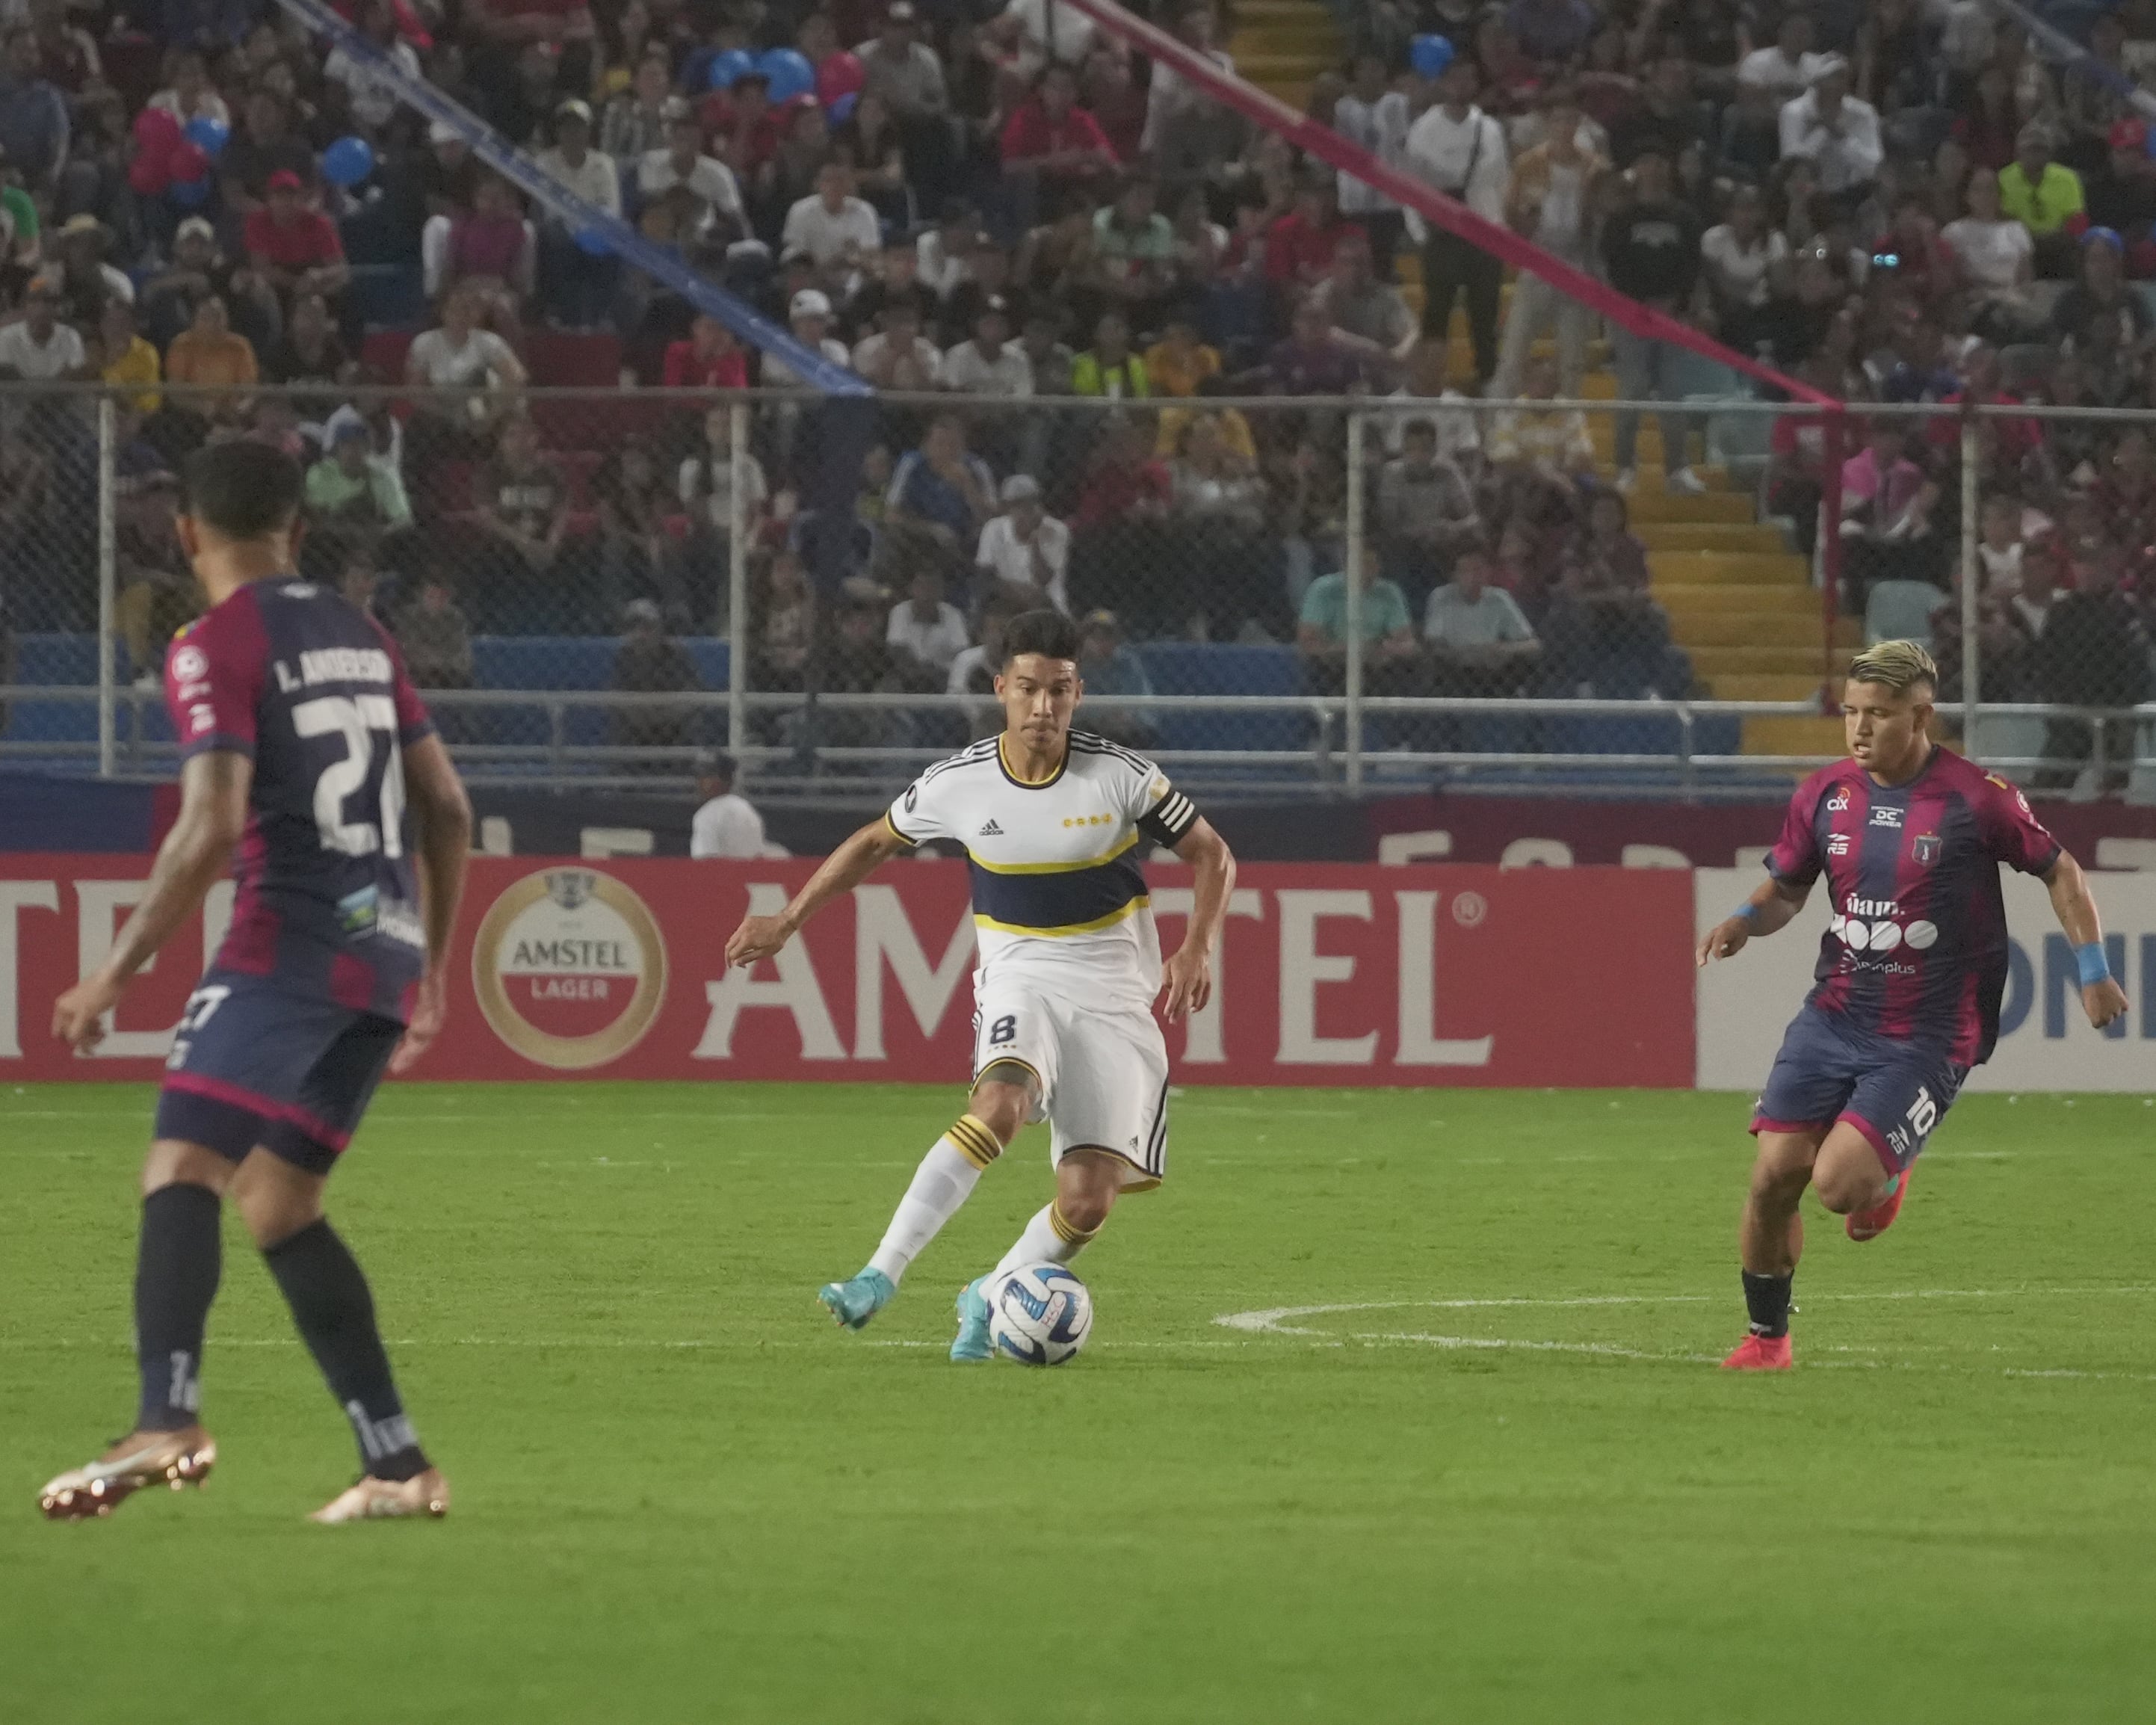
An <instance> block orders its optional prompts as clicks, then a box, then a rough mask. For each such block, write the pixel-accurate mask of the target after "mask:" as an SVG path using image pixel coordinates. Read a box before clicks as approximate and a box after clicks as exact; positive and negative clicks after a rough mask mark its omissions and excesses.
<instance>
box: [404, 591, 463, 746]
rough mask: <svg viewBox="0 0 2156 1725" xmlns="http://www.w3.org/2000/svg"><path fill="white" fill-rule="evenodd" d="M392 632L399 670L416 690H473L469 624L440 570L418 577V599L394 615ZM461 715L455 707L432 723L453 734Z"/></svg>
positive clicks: (444, 712) (439, 712) (441, 713)
mask: <svg viewBox="0 0 2156 1725" xmlns="http://www.w3.org/2000/svg"><path fill="white" fill-rule="evenodd" d="M394 630H395V634H396V636H397V644H398V647H399V648H400V649H403V655H404V668H405V670H407V671H408V672H410V674H411V677H412V680H413V682H414V683H416V684H418V685H419V687H421V688H422V689H469V688H470V687H471V686H472V644H471V624H470V621H469V619H466V617H465V614H464V610H463V608H462V607H460V606H459V604H458V603H457V600H456V594H455V592H454V589H452V588H451V587H450V585H449V579H448V578H447V577H446V576H444V574H443V573H442V572H441V571H440V570H439V569H430V570H429V571H428V572H427V573H426V575H425V576H424V577H423V578H422V579H421V581H420V583H419V596H418V598H416V599H414V600H413V602H412V603H410V604H408V605H407V606H405V607H404V608H403V610H401V611H399V612H398V614H397V618H396V622H395V624H394ZM462 716H463V715H462V712H461V711H460V710H459V709H458V708H455V707H449V708H448V709H446V710H437V711H436V713H435V715H434V718H435V722H436V723H437V724H440V725H442V726H443V728H444V730H445V731H449V732H451V733H452V734H453V735H454V733H455V732H458V731H460V730H462V729H463V728H464V727H463V726H461V724H459V723H458V722H457V721H459V720H461V718H462ZM444 721H447V722H444Z"/></svg>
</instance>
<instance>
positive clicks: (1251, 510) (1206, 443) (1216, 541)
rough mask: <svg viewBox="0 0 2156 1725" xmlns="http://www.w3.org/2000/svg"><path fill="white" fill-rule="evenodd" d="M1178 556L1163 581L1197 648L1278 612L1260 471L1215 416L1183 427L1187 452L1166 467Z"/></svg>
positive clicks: (1276, 562) (1276, 571) (1276, 572)
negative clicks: (1176, 589) (1172, 589)
mask: <svg viewBox="0 0 2156 1725" xmlns="http://www.w3.org/2000/svg"><path fill="white" fill-rule="evenodd" d="M1168 479H1169V482H1170V485H1171V491H1170V501H1169V516H1168V519H1169V522H1170V524H1171V526H1172V527H1173V530H1174V537H1173V547H1174V556H1173V561H1172V563H1171V564H1170V566H1169V567H1164V568H1163V569H1162V570H1161V571H1160V572H1159V575H1158V579H1159V581H1160V582H1161V583H1162V584H1163V587H1167V586H1168V585H1170V584H1171V583H1178V584H1180V585H1181V586H1182V588H1183V592H1184V593H1185V595H1186V597H1185V599H1184V602H1183V617H1182V618H1179V619H1174V620H1176V621H1178V622H1180V621H1184V620H1189V621H1191V622H1193V624H1194V627H1193V631H1192V633H1193V636H1194V638H1195V639H1199V640H1205V639H1232V638H1233V637H1234V635H1235V633H1236V631H1237V629H1239V628H1240V627H1241V626H1242V625H1243V624H1246V623H1249V622H1250V621H1252V620H1254V619H1256V618H1257V617H1259V616H1260V614H1265V615H1267V616H1268V617H1269V618H1270V620H1273V621H1276V622H1278V621H1283V620H1284V619H1279V618H1272V617H1271V616H1270V614H1272V613H1274V612H1275V611H1276V610H1277V609H1278V605H1277V603H1276V601H1275V599H1274V594H1275V593H1276V591H1278V590H1280V589H1281V570H1280V556H1279V552H1278V548H1277V547H1276V544H1275V543H1274V542H1271V540H1270V536H1268V535H1267V533H1266V531H1265V526H1266V521H1265V507H1266V502H1267V499H1266V494H1265V480H1263V479H1262V478H1260V476H1259V473H1258V466H1257V463H1256V462H1255V461H1254V460H1252V459H1250V457H1248V456H1246V455H1245V454H1240V452H1238V451H1237V450H1235V449H1233V448H1231V447H1230V446H1229V443H1228V440H1227V439H1226V438H1225V437H1224V436H1223V435H1222V434H1221V429H1220V422H1219V419H1218V418H1216V417H1215V416H1214V415H1213V414H1211V413H1198V414H1194V415H1193V416H1192V417H1191V418H1189V419H1188V421H1187V422H1186V423H1185V424H1184V425H1183V438H1182V448H1181V449H1180V450H1179V451H1178V454H1177V455H1176V458H1175V459H1173V461H1171V462H1170V463H1169V464H1168Z"/></svg>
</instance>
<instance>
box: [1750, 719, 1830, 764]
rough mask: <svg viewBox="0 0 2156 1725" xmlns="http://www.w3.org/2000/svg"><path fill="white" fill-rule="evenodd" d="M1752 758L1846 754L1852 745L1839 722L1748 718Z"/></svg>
mask: <svg viewBox="0 0 2156 1725" xmlns="http://www.w3.org/2000/svg"><path fill="white" fill-rule="evenodd" d="M1743 730H1744V744H1743V747H1744V752H1745V753H1746V754H1748V755H1828V756H1834V755H1843V754H1846V753H1848V752H1849V745H1848V742H1847V741H1846V740H1845V737H1843V734H1842V729H1841V721H1840V720H1839V719H1747V720H1745V721H1744V727H1743Z"/></svg>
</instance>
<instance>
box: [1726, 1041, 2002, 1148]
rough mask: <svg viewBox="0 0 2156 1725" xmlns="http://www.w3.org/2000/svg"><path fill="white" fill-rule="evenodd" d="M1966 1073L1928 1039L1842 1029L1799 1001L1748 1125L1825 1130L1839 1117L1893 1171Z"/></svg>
mask: <svg viewBox="0 0 2156 1725" xmlns="http://www.w3.org/2000/svg"><path fill="white" fill-rule="evenodd" d="M1968 1076H1969V1068H1968V1067H1966V1066H1964V1065H1961V1064H1960V1063H1959V1062H1958V1061H1957V1060H1951V1059H1949V1058H1948V1056H1947V1055H1945V1054H1944V1053H1943V1052H1942V1051H1941V1050H1939V1049H1938V1047H1937V1046H1936V1045H1927V1044H1923V1043H1910V1042H1900V1041H1897V1040H1893V1039H1892V1038H1891V1037H1886V1036H1881V1035H1877V1034H1874V1033H1872V1032H1870V1031H1866V1030H1860V1029H1850V1028H1847V1027H1845V1025H1844V1024H1842V1023H1841V1021H1840V1019H1838V1018H1837V1017H1836V1016H1835V1014H1831V1013H1824V1012H1815V1011H1814V1010H1813V1009H1811V1008H1810V1007H1809V1006H1807V1007H1806V1008H1805V1009H1804V1010H1803V1011H1802V1012H1800V1013H1799V1014H1797V1015H1796V1017H1794V1019H1790V1021H1789V1032H1788V1034H1786V1035H1784V1037H1783V1038H1782V1051H1781V1052H1780V1053H1779V1054H1778V1055H1775V1056H1774V1070H1773V1071H1771V1072H1769V1073H1768V1075H1767V1087H1766V1088H1765V1089H1764V1090H1763V1091H1760V1093H1759V1104H1758V1107H1757V1108H1756V1109H1754V1110H1753V1116H1752V1130H1753V1132H1755V1133H1758V1132H1825V1130H1826V1129H1827V1128H1828V1127H1830V1126H1832V1125H1834V1124H1835V1122H1838V1121H1844V1120H1845V1121H1847V1122H1849V1123H1850V1124H1851V1126H1853V1127H1856V1129H1857V1131H1859V1132H1862V1133H1863V1134H1864V1137H1865V1140H1866V1142H1868V1143H1869V1144H1870V1145H1871V1147H1872V1148H1873V1149H1874V1150H1876V1151H1877V1152H1878V1153H1879V1159H1880V1161H1881V1162H1882V1163H1885V1164H1886V1172H1887V1173H1890V1174H1897V1173H1901V1172H1902V1170H1903V1169H1904V1168H1907V1167H1908V1166H1909V1164H1910V1163H1912V1162H1914V1161H1915V1160H1916V1159H1917V1156H1918V1155H1919V1154H1920V1153H1922V1150H1923V1147H1924V1143H1925V1141H1926V1140H1927V1139H1928V1138H1929V1137H1931V1135H1932V1132H1933V1128H1934V1127H1937V1126H1938V1123H1939V1122H1940V1121H1942V1120H1943V1119H1944V1118H1945V1117H1946V1112H1947V1110H1948V1109H1949V1108H1951V1107H1952V1106H1953V1100H1954V1098H1955V1096H1958V1095H1959V1094H1960V1092H1961V1086H1962V1081H1963V1079H1965V1078H1967V1077H1968Z"/></svg>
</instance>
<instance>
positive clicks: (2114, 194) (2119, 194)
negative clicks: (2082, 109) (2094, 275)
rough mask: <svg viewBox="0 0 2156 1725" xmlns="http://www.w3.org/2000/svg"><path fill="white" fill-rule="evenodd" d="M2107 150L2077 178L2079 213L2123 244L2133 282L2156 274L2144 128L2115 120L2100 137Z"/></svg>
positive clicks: (2152, 178)
mask: <svg viewBox="0 0 2156 1725" xmlns="http://www.w3.org/2000/svg"><path fill="white" fill-rule="evenodd" d="M2106 143H2107V148H2106V150H2105V151H2104V154H2103V156H2102V158H2101V159H2100V160H2099V161H2098V162H2097V163H2096V164H2095V166H2094V167H2093V168H2092V170H2091V172H2088V173H2087V174H2084V175H2083V176H2082V201H2083V203H2084V206H2085V208H2084V211H2083V213H2085V214H2086V215H2087V217H2088V218H2089V223H2090V225H2091V226H2092V227H2097V228H2110V229H2111V230H2112V233H2114V234H2117V235H2118V237H2119V238H2120V239H2122V240H2123V241H2124V242H2125V245H2126V266H2127V268H2126V273H2127V274H2128V275H2131V276H2133V278H2134V279H2135V280H2143V279H2146V278H2147V277H2148V276H2151V275H2156V240H2153V239H2152V238H2151V234H2150V227H2151V223H2152V221H2156V162H2151V161H2150V160H2149V157H2148V126H2147V125H2146V123H2144V122H2143V121H2139V120H2134V119H2127V120H2121V121H2118V122H2117V124H2115V125H2114V126H2112V128H2111V131H2110V132H2109V134H2108V136H2107V139H2106Z"/></svg>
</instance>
